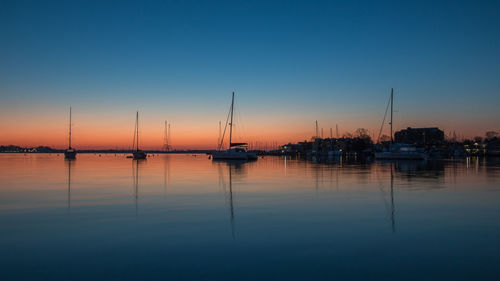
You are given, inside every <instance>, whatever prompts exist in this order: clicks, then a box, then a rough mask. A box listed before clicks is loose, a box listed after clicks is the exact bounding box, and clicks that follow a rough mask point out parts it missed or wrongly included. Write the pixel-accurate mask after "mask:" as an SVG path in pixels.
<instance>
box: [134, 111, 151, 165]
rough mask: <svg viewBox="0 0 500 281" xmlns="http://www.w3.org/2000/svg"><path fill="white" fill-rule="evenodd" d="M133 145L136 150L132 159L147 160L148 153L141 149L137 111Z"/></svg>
mask: <svg viewBox="0 0 500 281" xmlns="http://www.w3.org/2000/svg"><path fill="white" fill-rule="evenodd" d="M133 145H134V146H135V150H134V151H133V152H132V157H133V158H134V159H135V160H138V159H146V157H147V156H148V155H147V153H146V152H144V151H142V150H140V149H139V111H137V112H136V115H135V130H134V141H133Z"/></svg>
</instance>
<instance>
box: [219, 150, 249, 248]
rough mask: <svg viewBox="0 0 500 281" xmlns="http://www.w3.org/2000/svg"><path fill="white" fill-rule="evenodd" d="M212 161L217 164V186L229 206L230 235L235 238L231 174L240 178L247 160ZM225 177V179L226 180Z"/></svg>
mask: <svg viewBox="0 0 500 281" xmlns="http://www.w3.org/2000/svg"><path fill="white" fill-rule="evenodd" d="M213 163H216V165H217V171H218V174H219V187H222V189H223V191H224V195H225V197H226V198H225V199H226V202H227V204H228V207H229V215H230V223H231V236H232V237H233V239H235V225H234V218H235V216H234V203H233V175H234V176H236V178H237V179H239V178H242V176H243V175H245V174H246V172H247V171H246V165H247V161H245V160H225V161H222V160H219V161H217V160H215V161H213ZM226 177H227V180H226Z"/></svg>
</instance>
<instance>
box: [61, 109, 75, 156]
mask: <svg viewBox="0 0 500 281" xmlns="http://www.w3.org/2000/svg"><path fill="white" fill-rule="evenodd" d="M68 139H69V140H68V149H66V150H65V151H64V158H65V159H75V158H76V150H74V149H73V148H72V147H71V107H70V108H69V138H68Z"/></svg>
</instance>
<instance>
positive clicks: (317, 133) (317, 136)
mask: <svg viewBox="0 0 500 281" xmlns="http://www.w3.org/2000/svg"><path fill="white" fill-rule="evenodd" d="M315 138H316V139H317V138H319V129H318V120H316V136H315Z"/></svg>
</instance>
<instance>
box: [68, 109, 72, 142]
mask: <svg viewBox="0 0 500 281" xmlns="http://www.w3.org/2000/svg"><path fill="white" fill-rule="evenodd" d="M68 144H69V149H71V106H70V107H69V141H68Z"/></svg>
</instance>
